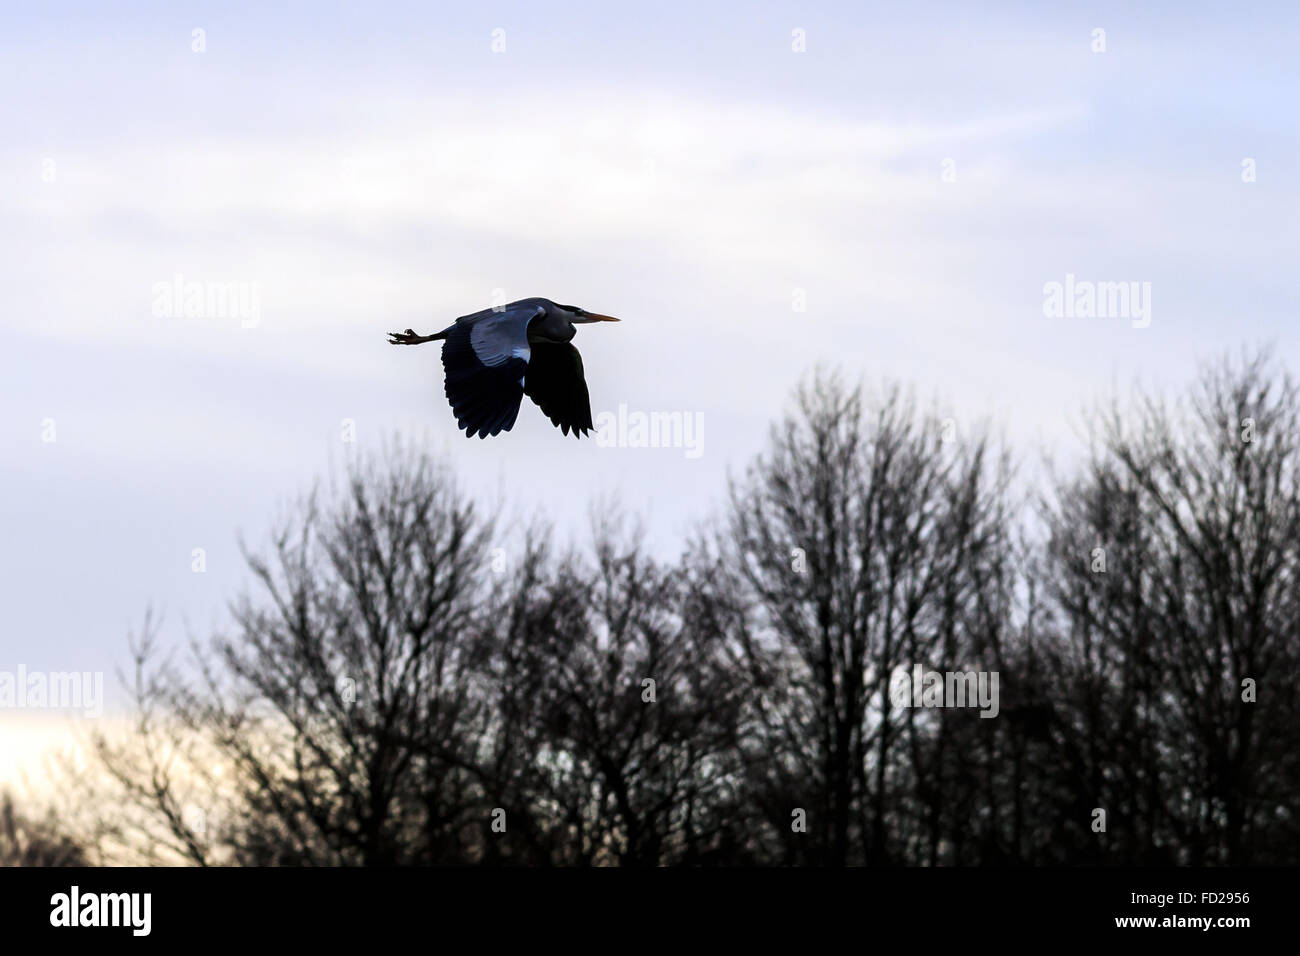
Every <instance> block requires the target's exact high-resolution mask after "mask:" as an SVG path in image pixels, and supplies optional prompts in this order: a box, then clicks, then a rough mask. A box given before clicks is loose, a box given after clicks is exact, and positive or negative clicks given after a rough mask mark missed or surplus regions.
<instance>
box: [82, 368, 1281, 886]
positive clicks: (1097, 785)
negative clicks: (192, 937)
mask: <svg viewBox="0 0 1300 956" xmlns="http://www.w3.org/2000/svg"><path fill="white" fill-rule="evenodd" d="M1089 431H1090V447H1089V448H1088V450H1087V453H1086V454H1085V455H1083V456H1082V457H1081V458H1080V461H1079V463H1078V464H1077V465H1074V466H1072V467H1070V468H1069V469H1068V473H1066V474H1064V475H1058V476H1057V477H1055V478H1053V479H1052V481H1051V483H1050V484H1049V485H1048V486H1046V487H1037V488H1031V489H1026V488H1025V487H1024V486H1025V481H1023V480H1020V479H1018V478H1017V476H1016V472H1015V470H1014V468H1013V464H1012V461H1011V460H1010V458H1009V456H1008V455H1007V453H1006V451H1005V449H1004V448H1002V447H1001V446H1000V445H999V443H998V442H997V441H996V439H995V438H993V437H992V436H991V435H990V434H988V433H987V432H984V433H980V432H978V431H975V430H972V429H969V428H968V429H954V427H953V422H952V421H951V420H949V419H944V418H942V417H940V415H939V414H938V413H936V412H934V411H932V410H929V409H926V408H924V407H921V406H919V405H918V404H917V403H916V402H915V401H914V400H912V399H911V398H910V397H909V395H908V394H907V393H906V392H905V391H903V390H902V389H892V390H889V389H887V390H885V391H883V392H879V393H870V394H868V393H866V392H864V391H863V390H862V389H859V388H856V387H852V386H851V385H848V384H846V383H845V382H844V381H843V380H842V379H841V378H839V377H837V376H835V375H829V374H816V375H814V376H812V377H811V378H810V379H808V381H807V382H806V384H805V385H804V387H802V388H801V389H800V390H798V392H797V393H796V395H795V396H793V400H792V402H791V405H790V410H789V413H788V415H787V416H786V417H785V418H784V420H782V421H781V422H779V423H778V424H776V425H775V426H774V428H773V429H772V433H771V438H770V442H769V445H768V447H767V449H766V450H765V452H764V453H763V454H762V455H761V456H760V457H759V458H757V459H756V460H755V461H754V462H753V463H752V465H751V466H750V467H749V468H748V470H747V471H746V472H745V473H744V474H743V475H742V476H740V477H738V478H736V479H735V480H734V481H733V482H732V485H731V488H730V492H729V503H728V505H727V507H726V508H725V509H724V513H722V514H720V515H719V516H718V517H717V519H716V521H715V522H714V523H713V524H711V525H710V526H709V527H707V528H704V529H701V530H700V531H699V533H698V534H697V535H696V536H695V538H694V540H692V541H691V542H689V544H688V545H687V546H686V547H684V548H683V553H682V556H681V558H680V559H679V560H675V561H663V560H659V559H657V558H655V557H654V556H652V554H651V553H650V552H649V550H648V549H647V547H646V546H645V544H644V542H643V540H642V537H641V535H640V534H639V533H638V531H637V528H636V525H635V522H634V521H633V520H631V519H629V518H628V517H627V516H624V515H620V514H618V513H617V512H610V511H604V512H598V513H597V515H596V518H595V520H594V522H593V525H594V527H593V533H592V535H591V543H590V544H589V545H588V546H585V547H577V546H571V545H565V544H561V543H558V542H557V541H556V540H555V538H554V536H553V534H552V533H551V532H550V531H549V530H548V529H547V528H546V527H545V525H544V524H542V523H538V524H536V525H535V526H533V527H530V528H526V529H522V530H520V529H518V528H514V529H512V528H508V527H507V526H506V525H505V524H504V523H503V522H502V521H500V520H499V518H498V516H496V515H493V514H489V513H485V512H484V511H483V510H482V509H481V508H480V506H479V505H477V504H475V503H474V502H473V501H472V500H471V498H470V497H469V496H467V495H466V494H465V493H464V492H463V491H461V490H460V489H459V488H458V486H457V484H456V481H455V479H454V476H453V475H452V474H451V473H450V471H449V470H448V468H447V466H446V465H445V464H443V463H439V462H435V461H432V460H430V459H429V458H428V457H427V456H425V455H423V454H421V453H419V452H418V451H412V450H410V449H406V450H402V449H400V448H397V449H394V450H393V452H392V453H391V454H389V455H386V456H383V457H382V458H381V459H371V460H369V461H368V462H365V463H363V464H360V465H357V466H356V467H354V468H352V469H351V470H350V471H349V472H348V474H347V476H346V480H345V481H343V482H342V483H341V487H339V488H338V489H336V490H335V491H333V492H331V491H328V490H322V491H320V492H318V493H316V494H314V495H312V496H310V497H309V498H307V499H306V500H304V501H303V502H302V503H301V506H300V507H299V508H298V509H296V510H295V511H293V512H292V513H291V515H290V517H289V518H288V519H287V520H286V521H285V522H284V523H283V525H282V526H281V527H279V528H277V529H276V530H275V532H274V533H273V534H272V535H271V536H270V538H269V540H268V542H267V543H266V545H265V546H264V547H262V548H260V549H255V550H253V551H250V552H249V554H248V562H249V566H250V568H251V569H252V571H253V574H254V576H255V580H256V582H257V586H256V587H255V588H254V589H253V590H251V591H250V592H249V593H247V594H245V595H242V596H240V597H238V598H237V599H236V600H235V601H234V602H233V604H232V619H233V627H232V629H231V630H230V631H229V632H228V633H222V634H218V635H215V636H214V637H213V638H212V639H211V640H210V641H205V642H203V643H202V644H201V645H196V646H195V647H194V648H193V651H194V653H193V655H192V656H190V657H187V658H183V659H181V660H178V661H173V660H172V659H169V658H166V657H164V656H160V655H159V654H158V653H157V652H156V646H155V641H154V637H153V634H154V630H155V629H154V628H153V627H152V626H150V625H146V628H145V630H144V632H143V633H142V634H140V635H138V636H137V638H136V639H135V640H134V641H133V649H134V652H135V658H136V669H135V683H134V688H133V689H134V693H135V697H136V702H137V705H138V710H137V723H136V732H135V733H134V734H132V735H130V736H129V737H128V738H126V739H123V738H120V737H115V736H112V735H107V734H101V735H99V736H98V737H97V739H96V748H95V752H96V755H97V758H98V760H97V766H96V767H95V768H94V771H95V772H93V773H87V774H83V775H82V776H81V777H80V778H79V786H80V787H81V788H82V793H83V796H84V801H83V803H82V806H83V807H91V808H94V812H93V813H92V814H91V818H92V819H90V820H89V821H88V822H85V825H84V826H83V827H82V834H83V840H84V841H85V843H86V847H87V848H86V852H87V853H90V854H92V856H95V858H100V859H105V860H122V859H134V860H143V861H146V862H160V863H181V862H184V863H192V864H206V865H210V864H274V865H393V864H397V865H410V864H440V863H484V864H523V865H570V866H573V865H576V866H585V865H601V864H618V865H627V866H652V865H734V864H739V865H764V864H779V865H790V864H794V865H808V864H811V865H835V866H839V865H860V864H870V865H979V864H1025V865H1044V864H1096V863H1126V864H1140V865H1145V864H1164V863H1176V864H1196V865H1199V864H1242V863H1283V862H1285V863H1293V862H1295V860H1296V859H1297V858H1300V815H1298V814H1300V798H1298V797H1297V794H1298V793H1300V748H1298V747H1297V738H1298V731H1300V640H1298V639H1297V635H1296V627H1297V620H1298V614H1297V611H1298V610H1300V487H1298V485H1297V477H1298V476H1300V445H1298V444H1297V443H1298V441H1300V437H1298V436H1300V396H1298V394H1297V390H1296V386H1295V385H1294V383H1293V382H1292V380H1291V379H1290V378H1289V376H1288V375H1286V374H1285V373H1284V372H1283V371H1281V370H1279V369H1278V368H1277V366H1276V365H1275V363H1273V361H1272V360H1271V359H1270V358H1269V356H1268V355H1267V354H1255V355H1250V356H1247V357H1245V358H1243V359H1241V360H1239V361H1230V360H1224V361H1222V362H1219V363H1217V364H1214V365H1211V366H1207V367H1206V368H1205V369H1204V370H1203V372H1202V373H1201V375H1200V377H1199V378H1198V379H1197V381H1196V382H1195V384H1194V386H1193V387H1192V388H1190V389H1188V390H1187V392H1186V393H1185V394H1181V395H1179V396H1177V397H1176V398H1175V399H1174V400H1173V401H1164V400H1162V399H1161V398H1159V397H1158V396H1156V395H1154V394H1145V395H1144V394H1139V395H1138V396H1137V397H1136V398H1135V399H1133V400H1130V401H1121V400H1115V401H1114V402H1112V403H1111V404H1109V405H1104V406H1101V407H1099V408H1098V409H1097V410H1096V411H1095V412H1094V413H1092V414H1091V416H1090V423H1089ZM918 667H919V668H920V669H921V670H923V671H924V672H935V673H937V674H940V675H944V674H949V673H956V674H971V675H972V676H974V675H985V676H988V675H994V674H995V675H996V676H997V685H996V687H997V691H998V695H999V699H998V701H997V706H996V708H995V710H996V712H995V713H994V712H992V709H990V708H985V709H984V714H985V716H982V715H981V709H980V708H977V707H973V706H969V702H968V705H967V706H942V707H926V706H905V704H912V705H915V704H916V703H918V701H917V700H915V699H914V698H912V697H911V696H910V694H909V697H908V699H907V700H906V701H904V700H903V699H902V698H901V697H900V696H899V691H900V687H901V688H903V689H905V690H911V689H915V688H916V687H917V686H918V685H916V684H913V683H911V682H909V681H906V680H904V681H903V682H902V683H901V684H900V682H899V677H898V675H899V674H900V673H903V674H908V675H910V674H912V673H913V670H914V668H918ZM946 702H947V703H952V701H951V700H950V699H949V700H946Z"/></svg>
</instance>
